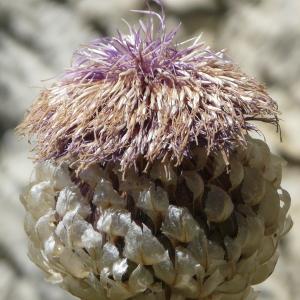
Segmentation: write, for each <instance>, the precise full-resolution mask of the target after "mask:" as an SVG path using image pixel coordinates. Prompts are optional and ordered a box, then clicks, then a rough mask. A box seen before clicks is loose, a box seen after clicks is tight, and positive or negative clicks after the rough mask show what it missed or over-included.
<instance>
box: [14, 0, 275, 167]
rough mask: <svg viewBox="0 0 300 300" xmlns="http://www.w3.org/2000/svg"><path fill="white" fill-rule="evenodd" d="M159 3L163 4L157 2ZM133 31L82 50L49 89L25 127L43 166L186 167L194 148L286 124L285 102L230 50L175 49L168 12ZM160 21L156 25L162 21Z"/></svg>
mask: <svg viewBox="0 0 300 300" xmlns="http://www.w3.org/2000/svg"><path fill="white" fill-rule="evenodd" d="M155 2H157V3H158V4H161V3H160V1H158V0H156V1H155ZM142 13H145V14H147V15H148V20H147V21H146V22H143V21H140V22H139V24H138V26H130V25H128V33H127V34H122V33H120V32H118V34H117V36H115V37H112V38H108V37H105V38H99V39H96V40H94V41H92V42H91V43H89V44H87V45H85V46H83V47H82V48H80V49H79V50H77V51H76V52H75V54H74V59H73V63H72V65H71V68H70V69H69V70H67V71H66V72H65V73H64V75H63V76H62V77H61V78H59V79H58V80H57V81H56V82H55V83H54V84H53V85H52V86H51V87H50V88H47V89H44V90H43V91H42V93H41V95H40V97H39V98H38V100H37V102H36V103H35V104H34V105H33V107H32V109H31V111H30V112H29V114H28V115H27V117H26V118H25V120H24V122H23V124H21V125H20V127H19V131H20V132H21V133H23V134H29V136H34V137H35V139H36V148H35V150H36V153H37V158H38V159H39V160H45V159H50V158H55V159H60V158H64V159H65V158H68V157H72V158H74V157H75V158H76V161H77V163H78V164H79V165H80V167H82V168H85V167H87V166H88V165H91V164H93V163H95V162H97V163H101V164H105V163H106V162H108V161H114V162H116V161H118V162H120V165H121V168H122V169H123V170H125V169H126V168H127V167H129V166H132V165H135V164H136V162H137V160H138V159H139V158H140V157H142V158H144V159H145V160H146V161H147V162H150V163H151V162H153V161H154V160H155V159H162V160H163V159H164V158H166V157H168V159H171V160H173V161H174V163H175V164H177V165H179V164H180V163H181V162H182V160H183V158H184V157H189V156H191V150H192V148H193V147H194V146H197V145H204V146H206V148H207V151H208V152H210V151H211V150H216V149H217V150H222V151H223V153H224V154H225V156H227V155H228V153H229V152H230V151H231V149H232V148H234V147H235V146H236V145H245V144H246V141H245V134H246V133H247V132H248V131H249V130H255V127H254V125H253V124H250V123H249V121H252V120H262V121H264V122H270V123H275V124H278V121H277V113H278V112H277V105H276V103H275V102H274V101H273V100H272V99H271V98H270V96H269V95H268V94H267V92H266V90H265V88H264V87H263V86H262V85H260V84H258V83H257V82H256V81H255V80H254V79H252V78H249V77H248V76H246V75H245V74H244V73H242V72H241V70H240V69H239V68H238V67H237V66H236V65H235V64H234V63H232V62H231V61H230V60H229V59H228V58H227V57H225V55H224V52H223V51H220V52H214V51H212V50H210V48H209V47H207V46H205V44H204V43H203V42H201V41H200V40H199V38H195V39H192V40H190V41H189V42H186V43H181V44H179V43H175V41H174V38H175V36H176V33H177V31H178V27H177V28H175V29H173V30H171V31H167V30H166V26H165V23H166V22H165V16H164V13H163V12H162V14H157V13H155V12H153V11H151V10H149V11H142ZM155 18H156V19H157V20H158V24H157V22H155V21H156V19H155Z"/></svg>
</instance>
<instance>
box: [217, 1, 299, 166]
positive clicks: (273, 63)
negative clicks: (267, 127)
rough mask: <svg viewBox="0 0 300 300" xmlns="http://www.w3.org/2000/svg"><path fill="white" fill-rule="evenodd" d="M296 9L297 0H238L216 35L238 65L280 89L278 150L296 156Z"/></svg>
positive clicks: (297, 50)
mask: <svg viewBox="0 0 300 300" xmlns="http://www.w3.org/2000/svg"><path fill="white" fill-rule="evenodd" d="M299 11H300V2H299V1H298V0H289V1H286V0H273V1H261V2H259V3H258V4H257V5H254V4H253V3H249V2H246V1H244V2H239V3H236V5H234V6H233V7H232V10H231V11H230V12H229V13H228V16H227V18H226V21H225V22H224V26H223V27H222V28H221V30H220V32H219V35H220V39H219V42H218V44H219V46H220V47H224V46H225V47H226V48H228V51H229V54H230V56H231V57H232V58H233V59H234V60H235V61H236V62H237V63H239V64H240V65H241V67H242V69H244V70H246V71H247V72H249V73H250V74H252V75H255V77H257V78H258V79H259V80H261V81H263V82H265V83H266V84H267V85H268V86H270V87H271V88H272V87H275V88H276V89H277V90H281V91H282V92H281V93H282V95H281V96H280V97H278V98H277V97H275V100H277V101H278V102H279V104H280V106H279V108H280V110H281V111H282V118H283V121H282V122H281V126H282V133H283V139H284V143H280V144H278V145H277V147H278V148H279V151H280V152H283V153H284V154H285V155H286V156H288V157H291V159H293V160H298V161H300V141H299V134H298V131H297V130H295V129H296V128H299V126H300V121H299V117H297V115H298V116H299V113H300V64H299V53H300V18H299V14H298V13H296V12H299Z"/></svg>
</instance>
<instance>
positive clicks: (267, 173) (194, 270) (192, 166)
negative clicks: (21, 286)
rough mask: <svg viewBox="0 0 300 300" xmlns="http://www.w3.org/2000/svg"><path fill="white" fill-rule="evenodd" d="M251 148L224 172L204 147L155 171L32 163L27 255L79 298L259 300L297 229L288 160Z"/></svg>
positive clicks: (254, 144) (236, 154) (26, 201)
mask: <svg viewBox="0 0 300 300" xmlns="http://www.w3.org/2000/svg"><path fill="white" fill-rule="evenodd" d="M247 141H248V144H247V147H246V148H244V149H243V148H238V149H236V150H235V151H233V152H232V154H231V157H230V158H229V160H228V163H229V165H226V161H224V158H223V156H222V155H221V153H213V154H210V155H207V152H206V151H205V149H202V148H195V149H193V152H192V158H191V161H189V162H185V163H184V164H183V165H181V166H176V167H175V166H173V165H172V163H171V162H170V161H167V160H166V161H164V163H161V162H159V161H157V162H155V163H154V164H153V165H152V166H150V167H149V172H148V173H147V172H146V173H137V172H136V171H135V170H134V169H130V170H128V172H127V173H126V174H125V175H124V174H123V173H120V171H119V167H118V165H117V164H116V165H109V166H107V167H100V166H98V165H93V166H91V167H90V168H88V169H86V170H84V171H82V172H81V173H79V174H77V173H76V172H75V170H73V169H72V168H71V164H68V163H67V162H65V163H63V164H61V165H56V164H55V163H53V162H52V161H46V162H44V163H39V164H37V165H36V168H35V174H34V176H33V180H32V182H31V183H30V185H29V186H28V187H27V188H26V189H25V190H24V192H23V195H22V197H21V200H22V203H23V205H24V207H25V209H26V211H27V215H26V218H25V231H26V233H27V235H28V237H29V239H30V243H29V256H30V258H31V259H32V260H33V261H34V262H35V264H36V265H38V266H39V267H40V268H41V269H42V270H43V271H44V272H45V273H46V276H47V278H48V280H49V281H51V282H53V283H58V284H60V285H61V286H63V287H64V288H65V289H66V290H68V291H70V292H71V293H72V294H74V295H75V296H77V297H79V298H81V299H82V300H102V299H103V300H106V299H117V300H121V299H133V300H134V299H135V300H154V299H159V300H170V299H172V300H181V299H182V300H183V299H203V300H208V299H213V300H227V299H228V300H234V299H237V300H240V299H247V300H252V299H255V292H254V291H253V289H252V287H251V286H252V285H254V284H258V283H260V282H262V281H264V280H265V279H266V278H267V277H268V276H270V274H271V273H272V271H273V269H274V267H275V264H276V262H277V259H278V254H277V251H276V249H277V246H278V243H279V240H280V238H281V237H282V236H283V235H284V234H285V233H286V232H287V231H288V230H289V229H290V228H291V226H292V221H291V219H290V217H288V216H287V213H288V210H289V208H290V201H291V199H290V197H289V194H288V192H287V191H286V190H284V189H283V188H282V187H281V165H282V161H281V159H280V158H278V157H277V156H275V155H274V154H271V153H270V150H269V149H268V147H267V146H266V145H265V144H264V142H262V141H258V140H254V139H252V138H250V137H249V138H248V139H247Z"/></svg>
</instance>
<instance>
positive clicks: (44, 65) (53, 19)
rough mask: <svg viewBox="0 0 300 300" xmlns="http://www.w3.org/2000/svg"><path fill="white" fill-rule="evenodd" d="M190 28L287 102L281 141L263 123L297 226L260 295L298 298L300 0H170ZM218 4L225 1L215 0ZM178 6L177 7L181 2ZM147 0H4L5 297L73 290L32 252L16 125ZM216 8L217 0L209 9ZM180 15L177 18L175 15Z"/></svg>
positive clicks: (0, 185)
mask: <svg viewBox="0 0 300 300" xmlns="http://www.w3.org/2000/svg"><path fill="white" fill-rule="evenodd" d="M166 5H167V11H170V12H172V13H174V15H171V16H170V17H172V19H173V20H177V19H178V17H180V19H181V21H182V23H183V25H182V29H183V31H182V32H183V33H185V34H186V35H187V36H188V37H191V36H192V35H194V34H197V33H199V32H201V31H204V35H203V36H204V38H205V39H208V40H209V43H211V44H213V45H214V46H215V47H216V48H218V49H223V48H227V49H228V51H229V54H230V56H231V57H232V58H233V60H235V61H236V62H237V63H239V64H240V65H241V67H242V69H243V70H244V71H245V72H246V73H250V74H252V75H253V76H255V77H257V78H258V79H259V80H262V81H263V82H265V83H266V84H267V85H268V87H269V91H270V93H271V95H272V96H273V97H274V98H275V99H276V100H277V101H278V103H279V107H280V110H281V111H282V116H281V117H282V122H281V126H282V132H283V143H280V140H279V139H278V135H276V134H275V132H274V129H273V128H271V127H269V126H267V128H264V132H265V133H266V138H267V141H268V142H269V143H270V146H271V148H272V150H274V151H276V152H278V153H282V154H284V156H285V158H286V160H287V161H288V165H287V167H286V170H285V174H284V182H283V186H284V187H285V188H286V189H287V190H289V191H290V193H291V196H292V201H293V202H292V209H291V214H292V217H293V220H294V227H293V229H292V231H291V232H290V233H289V235H288V236H287V237H286V238H285V240H284V243H282V245H281V254H282V256H281V258H280V260H279V263H278V266H277V268H276V269H275V272H274V274H273V276H272V277H271V278H270V279H269V280H268V281H266V282H265V283H264V284H263V285H261V286H259V287H258V290H260V291H261V292H260V295H259V299H262V300H267V299H270V300H271V299H272V300H277V299H278V300H282V299H284V300H294V299H297V298H298V295H299V294H300V281H299V276H298V272H299V266H300V237H299V232H300V225H299V224H300V200H299V195H300V186H299V179H300V167H299V166H300V163H299V162H300V144H299V141H300V139H299V133H298V132H299V126H300V121H299V116H300V81H299V80H300V65H299V53H300V18H299V13H298V12H299V11H300V2H299V1H298V0H289V1H286V0H265V1H262V0H260V1H259V0H244V1H234V0H215V1H208V0H201V1H200V0H199V1H196V0H188V1H181V0H178V1H175V0H166ZM215 5H217V7H215ZM176 6H177V8H176ZM142 7H143V5H142V4H141V1H140V0H126V1H125V0H114V1H104V0H65V1H60V0H56V1H54V0H19V1H9V0H0V205H1V209H0V274H1V276H0V300H15V299H16V300H17V299H22V300H68V299H74V297H72V296H70V295H68V294H66V293H65V292H64V291H62V290H61V289H60V288H59V287H56V286H52V285H50V284H48V283H46V282H44V281H43V279H42V278H43V274H41V272H40V271H39V270H37V269H36V268H35V267H34V266H33V265H32V264H31V262H30V261H29V259H28V258H27V255H26V252H27V250H26V248H27V246H26V243H27V242H26V238H25V234H24V231H23V215H24V211H23V208H22V206H21V204H20V203H19V199H18V198H19V196H18V195H19V192H20V190H21V189H22V187H23V186H24V184H25V183H27V181H28V178H29V177H30V174H31V168H32V165H31V163H30V161H29V160H28V156H30V154H29V152H28V150H29V147H28V146H27V143H26V140H25V141H24V140H23V141H20V140H19V139H17V138H16V137H15V135H14V131H13V127H14V126H15V125H16V124H17V123H18V122H19V120H20V118H21V117H22V116H23V114H24V112H25V109H26V108H27V107H28V106H29V105H30V103H31V102H32V100H33V99H34V98H35V97H36V95H37V94H38V91H39V87H41V86H44V85H47V84H48V82H41V80H43V79H48V78H52V77H54V76H56V75H58V74H59V72H60V71H61V70H62V69H64V68H65V67H67V66H68V65H69V63H70V57H71V53H72V51H73V49H75V48H77V47H78V45H79V44H81V43H84V42H86V41H88V40H90V38H93V37H97V36H99V35H100V34H104V33H112V32H114V31H115V29H116V27H118V26H119V24H121V22H122V21H120V19H119V18H120V17H121V16H122V17H125V18H126V19H128V20H130V19H131V18H136V17H137V16H136V15H134V14H132V13H128V12H127V11H128V10H129V9H131V8H133V9H139V8H142ZM208 7H210V8H209V9H208ZM175 22H177V21H175Z"/></svg>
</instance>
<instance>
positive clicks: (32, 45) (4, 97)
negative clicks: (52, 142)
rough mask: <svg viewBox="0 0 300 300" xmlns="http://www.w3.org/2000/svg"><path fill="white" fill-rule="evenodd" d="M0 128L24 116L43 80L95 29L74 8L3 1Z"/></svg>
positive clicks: (40, 1)
mask: <svg viewBox="0 0 300 300" xmlns="http://www.w3.org/2000/svg"><path fill="white" fill-rule="evenodd" d="M0 19H1V21H0V103H1V105H0V120H1V121H0V127H2V128H4V129H5V128H9V127H11V126H13V125H15V124H16V123H17V122H18V120H19V119H20V118H21V117H22V116H23V114H24V112H25V109H26V108H28V106H29V105H30V103H31V102H32V100H33V99H34V98H35V97H36V96H37V94H38V90H39V88H38V87H41V86H43V85H44V83H41V80H44V79H49V78H52V77H54V76H55V75H58V74H59V72H61V71H62V70H63V68H65V67H68V66H69V64H70V57H71V55H72V52H73V50H74V48H77V47H78V46H79V45H80V44H81V43H83V42H86V41H88V40H89V39H90V38H91V36H92V33H91V32H89V31H88V29H87V26H86V25H85V24H84V22H83V20H82V19H80V18H79V17H78V16H77V17H76V15H74V14H73V12H72V10H71V9H68V8H67V7H64V6H62V5H59V4H56V3H53V2H50V1H43V0H22V1H7V0H0Z"/></svg>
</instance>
